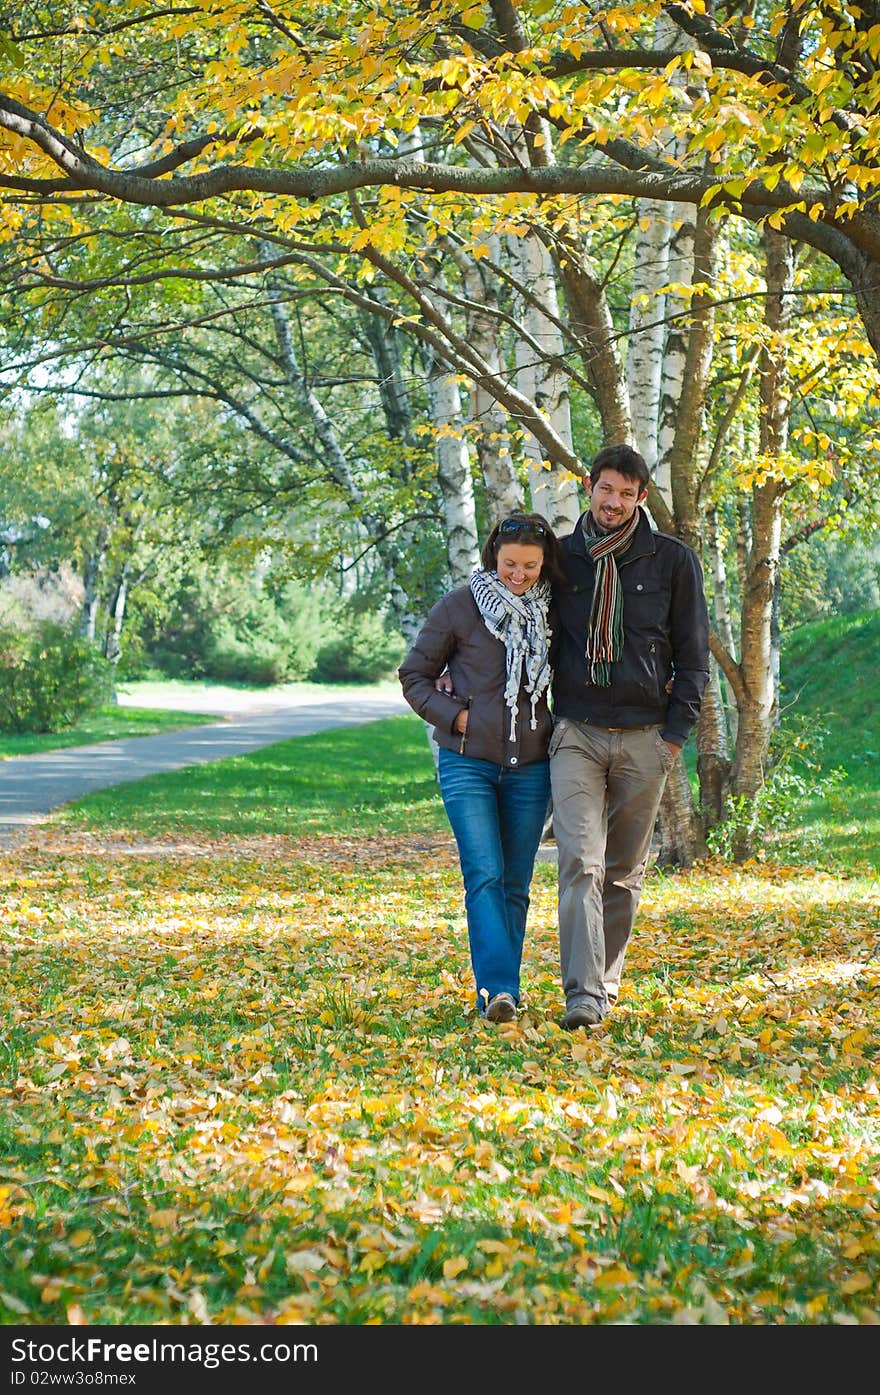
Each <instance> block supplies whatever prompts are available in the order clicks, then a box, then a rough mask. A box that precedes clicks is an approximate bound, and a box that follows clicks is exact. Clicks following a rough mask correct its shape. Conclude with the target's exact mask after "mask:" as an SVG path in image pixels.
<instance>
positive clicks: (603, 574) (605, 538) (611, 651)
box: [581, 508, 642, 688]
mask: <svg viewBox="0 0 880 1395" xmlns="http://www.w3.org/2000/svg"><path fill="white" fill-rule="evenodd" d="M641 513H642V510H641V508H636V509H635V510H634V511H633V516H632V518H630V519H629V520H628V521H627V522H626V523H624V524H623V526H622V527H621V528H617V529H615V531H614V532H613V533H600V532H599V531H598V529H597V527H596V522H595V519H594V518H593V515H592V514H591V513H588V514H587V515H586V517H585V518H584V521H583V524H582V525H581V526H582V528H583V531H584V537H585V539H586V543H587V551H588V552H589V554H590V556H591V557H592V559H593V561H594V562H595V563H596V584H595V587H594V589H593V604H592V607H591V609H590V628H589V630H588V632H587V682H588V683H595V685H596V686H597V687H598V688H607V687H608V685H609V684H610V682H611V665H612V664H613V663H616V661H617V660H618V659H619V658H620V656H621V654H622V653H623V589H622V587H621V585H620V574H619V572H618V570H617V558H618V557H620V556H621V555H622V554H623V553H624V552H626V551H627V549H628V548H629V546H630V544H631V543H632V540H633V536H634V534H635V531H636V529H637V528H638V526H639V518H640V515H641Z"/></svg>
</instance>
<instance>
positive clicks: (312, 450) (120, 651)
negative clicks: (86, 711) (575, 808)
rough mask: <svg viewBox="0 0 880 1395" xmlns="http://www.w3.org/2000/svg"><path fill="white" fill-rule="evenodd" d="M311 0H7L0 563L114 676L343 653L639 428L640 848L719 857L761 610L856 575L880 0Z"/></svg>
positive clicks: (758, 727) (738, 784) (863, 529)
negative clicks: (60, 612) (705, 633)
mask: <svg viewBox="0 0 880 1395" xmlns="http://www.w3.org/2000/svg"><path fill="white" fill-rule="evenodd" d="M339 19H340V15H339V12H338V9H337V7H335V6H333V5H321V4H310V5H308V6H305V7H303V6H296V5H294V6H287V7H285V6H278V7H273V6H271V5H266V4H262V3H260V4H255V5H249V4H245V3H239V4H231V5H223V4H218V3H207V0H200V3H198V4H197V5H194V6H192V7H188V8H186V9H185V10H184V11H182V12H180V13H177V12H170V11H169V12H166V11H165V10H164V9H162V10H158V11H157V10H154V9H153V8H152V7H150V6H146V7H144V8H138V7H132V6H131V5H114V4H109V5H108V4H99V5H92V6H90V5H76V4H70V5H67V6H65V7H62V9H60V10H55V9H52V10H51V11H50V10H49V9H47V8H45V7H43V6H40V5H33V6H31V5H24V6H21V7H18V8H17V10H16V12H15V15H14V16H13V15H12V13H11V12H10V13H8V14H7V15H6V16H5V20H4V24H5V27H4V29H3V46H2V54H0V58H2V63H3V68H4V75H5V86H4V95H3V97H2V99H0V129H2V131H3V146H2V150H3V171H2V174H0V186H2V189H3V208H4V218H3V238H4V242H3V281H4V285H5V293H4V299H3V309H2V325H3V334H4V339H5V350H4V368H3V375H4V376H3V381H4V383H5V388H6V391H5V395H4V411H5V413H6V423H5V436H6V442H7V449H6V468H5V470H4V497H3V501H2V504H3V507H2V513H3V518H2V528H3V532H2V537H3V539H4V545H5V556H6V559H7V560H6V563H5V565H6V567H7V569H8V570H9V571H10V572H11V573H12V574H13V575H14V576H16V575H17V576H19V577H21V576H22V574H25V575H27V574H30V575H31V576H33V575H34V569H35V568H36V567H38V566H41V567H43V568H44V569H45V568H49V569H51V570H52V571H53V573H54V575H55V577H56V578H58V579H59V582H62V581H63V580H64V578H66V577H68V576H69V574H70V572H72V573H74V574H75V578H76V581H75V583H74V584H73V592H74V599H73V601H72V602H71V601H70V600H68V610H67V614H68V617H69V615H70V606H71V604H73V605H74V606H76V607H78V615H77V623H78V628H79V629H80V630H81V631H82V633H83V634H84V635H85V636H86V638H87V639H88V640H90V641H95V642H96V643H97V644H99V645H100V646H101V647H102V648H103V651H104V653H105V654H106V655H107V657H108V658H109V659H110V661H111V662H112V663H114V664H116V663H121V664H122V670H121V672H123V673H125V674H129V675H134V674H136V673H138V672H140V673H143V672H144V671H145V670H146V669H149V668H160V669H162V670H163V671H166V672H169V671H170V672H177V673H182V672H183V673H185V672H189V673H191V674H199V673H209V674H212V675H213V676H216V677H226V678H228V677H234V676H237V677H241V678H257V679H268V680H272V679H278V678H280V677H288V678H290V677H297V676H304V675H307V674H311V675H314V676H320V677H324V678H335V677H338V678H344V677H352V676H360V677H373V676H376V674H377V673H378V672H381V671H385V672H387V671H389V670H392V669H393V665H394V660H395V658H396V657H397V656H398V654H399V652H400V649H401V647H402V645H403V644H404V643H405V642H406V641H407V640H408V639H410V638H411V637H412V634H413V632H414V628H415V626H416V625H417V624H418V622H419V619H420V617H421V616H422V615H423V614H424V612H425V610H426V608H427V606H428V604H429V603H430V602H431V601H432V600H433V599H434V598H435V597H436V596H437V595H438V594H439V592H440V591H441V590H442V589H444V588H445V587H447V586H448V585H449V584H450V583H453V584H454V583H457V582H460V581H461V580H462V579H464V578H466V577H467V575H468V573H469V571H470V569H471V568H472V567H473V565H474V563H475V561H476V559H477V556H478V549H479V540H480V537H481V535H483V534H484V532H485V530H486V529H487V527H488V526H490V525H491V523H492V522H493V521H494V520H495V519H496V518H498V517H499V516H500V515H502V514H503V513H505V512H507V511H508V510H509V509H511V508H513V507H518V506H523V505H526V506H531V507H535V508H538V509H539V510H540V511H541V512H543V513H545V514H546V515H547V516H548V517H549V518H550V519H551V521H552V522H553V524H554V525H555V526H556V527H557V528H559V529H560V530H562V531H565V530H566V529H568V528H570V527H571V525H572V524H573V522H574V520H575V518H576V517H577V514H578V512H579V510H580V509H581V508H582V507H583V504H584V496H583V491H582V490H580V489H579V484H580V479H581V478H582V476H583V471H584V469H585V468H586V467H587V466H588V463H589V459H590V457H591V456H592V454H593V453H594V452H595V450H596V449H597V448H598V447H599V446H601V445H603V444H607V443H610V442H614V441H620V440H629V441H632V442H634V443H635V444H636V445H637V446H638V448H639V449H640V450H641V451H642V453H643V454H644V455H645V457H646V459H647V460H648V461H649V464H650V466H651V470H652V476H653V483H652V488H651V494H650V500H649V504H650V509H651V512H652V515H653V517H654V519H655V521H656V522H657V524H658V526H660V527H661V528H664V529H666V530H667V531H671V532H674V533H676V534H678V535H679V536H680V537H682V538H683V539H684V540H685V541H687V542H688V543H690V544H691V545H692V546H694V547H696V548H697V550H698V551H699V553H700V555H701V557H702V558H703V562H704V569H705V572H706V576H707V581H708V586H709V590H710V593H711V604H712V611H713V639H712V650H713V672H712V681H711V684H710V688H709V692H708V696H707V701H706V703H705V705H704V710H703V714H702V717H701V721H700V727H699V731H698V734H697V747H698V755H699V761H698V766H699V791H698V794H697V796H696V800H695V799H694V797H693V793H692V789H691V785H690V783H689V781H688V780H687V777H686V772H685V769H684V765H683V763H680V764H679V767H678V768H677V770H676V772H675V776H674V778H673V779H671V780H670V783H669V789H668V791H667V796H666V799H665V803H664V811H663V817H662V821H661V822H662V829H663V858H664V860H665V861H667V862H669V863H673V864H683V865H687V864H689V863H690V862H692V861H693V860H694V858H695V857H696V856H698V855H699V854H700V852H701V851H703V850H704V849H705V838H706V836H707V834H708V833H709V832H710V831H711V829H712V828H713V827H715V826H716V825H718V824H719V823H721V822H723V821H725V820H726V821H727V822H728V826H729V838H728V841H729V843H730V845H731V847H732V848H733V849H734V852H735V855H736V856H739V857H743V856H746V855H748V852H749V851H750V850H751V848H752V847H753V846H754V843H755V838H756V836H758V835H757V829H758V825H759V822H760V818H759V806H760V802H761V791H762V789H763V788H764V786H765V776H766V774H767V771H768V769H769V767H770V765H771V764H772V762H773V760H774V753H773V751H772V749H771V747H772V742H773V737H774V732H777V731H778V730H779V719H780V715H781V709H780V702H779V645H780V634H781V632H782V629H783V628H784V627H785V626H791V625H796V624H798V623H801V622H802V621H804V620H806V619H812V618H816V617H818V616H821V615H827V614H829V613H833V612H835V611H837V610H840V609H845V608H856V609H858V608H865V607H871V606H874V605H876V604H877V601H878V580H877V553H876V519H877V513H876V501H875V489H874V484H875V478H876V473H877V464H878V460H880V435H878V422H877V415H878V406H880V396H878V391H877V353H878V348H880V327H878V305H880V293H878V280H877V277H878V274H880V273H878V262H877V259H878V256H880V239H878V233H877V213H876V206H875V198H876V183H877V179H878V172H877V160H876V156H877V141H878V123H877V118H876V103H877V87H878V76H877V61H878V52H880V49H878V45H880V37H878V36H880V28H878V24H877V16H876V15H875V14H874V12H873V7H872V6H870V5H863V6H856V7H852V8H846V7H840V6H838V5H822V4H818V5H817V4H805V3H790V4H754V5H746V6H743V5H742V4H737V5H735V6H731V7H729V8H727V7H725V6H724V5H719V6H716V7H715V8H714V9H713V11H712V12H711V13H710V12H709V11H707V9H706V7H705V5H704V4H703V3H700V0H697V3H695V4H692V5H678V4H653V5H642V4H640V5H632V6H630V5H626V4H623V5H619V6H612V7H602V6H595V5H592V4H564V3H548V0H533V3H523V4H519V5H514V4H512V3H510V0H498V3H494V4H476V5H464V6H462V5H453V4H448V3H440V0H424V2H423V3H415V4H396V3H384V4H381V3H372V4H364V5H355V6H354V7H349V8H348V9H347V10H346V12H345V23H344V25H340V24H339ZM37 575H38V576H39V579H40V582H41V583H44V582H45V580H46V571H45V570H43V571H42V572H39V573H38V574H37ZM22 584H23V583H22ZM43 589H44V591H45V586H44V588H43ZM59 589H63V587H59ZM777 740H778V738H777ZM731 819H732V820H733V824H730V820H731Z"/></svg>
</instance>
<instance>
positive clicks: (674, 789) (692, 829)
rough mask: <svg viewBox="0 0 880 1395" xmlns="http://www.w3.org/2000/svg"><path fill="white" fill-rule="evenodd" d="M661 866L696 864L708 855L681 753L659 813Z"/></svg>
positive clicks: (669, 778) (671, 772)
mask: <svg viewBox="0 0 880 1395" xmlns="http://www.w3.org/2000/svg"><path fill="white" fill-rule="evenodd" d="M657 831H658V833H659V841H660V846H659V851H658V853H657V862H658V863H659V865H660V866H661V867H692V866H693V864H694V863H695V862H696V861H697V860H698V859H699V858H701V857H705V855H706V843H705V839H704V838H703V830H702V829H701V827H700V821H699V819H698V817H697V811H696V809H695V808H694V797H693V794H692V792H691V786H690V781H689V780H688V774H687V768H686V766H685V763H684V759H683V758H682V757H681V756H679V757H678V760H677V761H676V762H675V764H674V765H673V767H672V769H671V770H670V772H669V777H668V779H667V781H666V788H665V789H664V791H663V798H662V799H661V801H660V812H659V814H658V816H657Z"/></svg>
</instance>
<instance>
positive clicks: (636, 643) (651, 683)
mask: <svg viewBox="0 0 880 1395" xmlns="http://www.w3.org/2000/svg"><path fill="white" fill-rule="evenodd" d="M639 513H640V519H639V525H638V527H637V529H636V531H635V534H634V536H633V541H632V543H631V545H630V547H629V550H628V551H627V552H625V553H624V554H623V556H622V557H620V558H619V559H618V569H619V572H620V584H621V589H622V591H623V629H624V644H623V653H622V655H621V658H620V661H619V662H618V663H615V664H612V666H611V684H610V686H609V687H607V688H604V687H597V686H596V685H595V684H592V683H588V682H587V660H586V650H587V629H588V626H589V620H590V607H591V605H592V601H593V586H594V582H595V577H596V564H595V563H594V562H593V560H592V558H591V557H590V555H589V553H588V552H587V543H586V538H585V537H584V529H583V525H584V519H585V518H586V516H587V515H586V514H584V515H583V516H582V517H581V518H580V519H579V520H578V522H577V524H576V526H575V529H574V532H573V533H570V534H569V535H568V537H565V538H561V539H560V542H561V546H562V555H563V563H564V568H565V574H566V578H567V582H568V585H567V586H555V587H554V589H553V597H554V600H555V602H556V617H557V624H558V634H557V638H558V644H559V647H558V650H557V652H556V655H555V664H554V669H555V677H554V681H553V714H554V716H555V717H556V718H559V717H570V718H572V719H574V720H575V721H578V722H589V723H591V724H593V725H594V726H601V727H638V726H647V725H649V724H652V723H655V722H657V723H661V724H662V732H661V735H662V736H663V738H664V740H665V741H672V742H674V743H675V744H676V745H677V746H683V745H684V743H685V742H686V741H687V738H688V735H689V733H690V730H691V728H692V727H693V725H694V723H695V721H696V720H697V717H698V716H699V712H700V703H701V701H702V697H703V689H704V688H705V686H706V680H707V678H708V676H709V619H708V615H707V611H706V597H705V593H704V590H703V576H702V572H701V570H700V563H699V561H698V560H697V556H696V554H695V553H694V552H693V551H692V550H691V548H689V547H688V546H687V544H686V543H682V542H679V540H678V538H673V537H670V536H669V535H668V534H666V533H655V532H654V530H653V529H652V527H651V524H650V522H649V520H648V516H647V514H646V513H645V512H644V510H642V509H640V510H639ZM670 680H671V690H670V691H668V692H667V686H666V685H667V683H669V681H670Z"/></svg>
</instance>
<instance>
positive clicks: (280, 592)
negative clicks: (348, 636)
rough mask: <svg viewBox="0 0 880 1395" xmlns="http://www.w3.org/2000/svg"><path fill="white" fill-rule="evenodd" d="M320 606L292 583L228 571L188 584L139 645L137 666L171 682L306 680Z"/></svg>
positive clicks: (318, 631)
mask: <svg viewBox="0 0 880 1395" xmlns="http://www.w3.org/2000/svg"><path fill="white" fill-rule="evenodd" d="M323 609H324V607H323V603H322V600H321V598H320V596H318V595H315V594H313V593H311V592H310V591H309V590H308V589H307V588H305V587H303V586H301V585H299V584H298V583H296V582H289V583H288V584H287V585H285V586H283V587H281V588H280V589H277V590H275V589H273V588H272V587H271V586H269V585H263V584H261V583H259V582H258V581H256V580H255V578H254V577H251V576H249V577H241V576H238V575H236V574H235V573H234V572H232V571H231V570H230V569H229V568H226V567H222V566H221V567H218V568H217V569H216V572H211V571H209V570H208V569H207V568H204V569H201V570H199V571H198V572H196V573H194V575H193V576H191V577H189V578H188V579H187V582H186V584H185V585H184V586H183V587H181V590H180V592H179V594H178V597H177V600H176V603H175V605H174V606H173V608H172V609H171V612H170V613H169V615H168V617H167V619H166V621H165V623H164V625H163V627H162V630H161V632H160V633H157V634H156V635H155V636H154V637H153V638H151V639H148V641H147V643H146V644H145V646H144V652H143V658H142V661H141V662H142V664H143V666H144V667H147V666H152V667H158V668H160V669H161V670H162V672H163V673H166V674H168V675H170V676H171V677H181V678H204V679H213V680H215V681H218V682H223V683H230V682H232V683H269V684H272V683H283V682H289V681H291V680H295V679H298V678H305V677H306V676H307V674H308V673H309V670H310V669H311V667H312V665H313V663H314V661H315V655H316V653H317V649H318V643H319V639H320V637H321V633H322V627H323Z"/></svg>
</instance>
